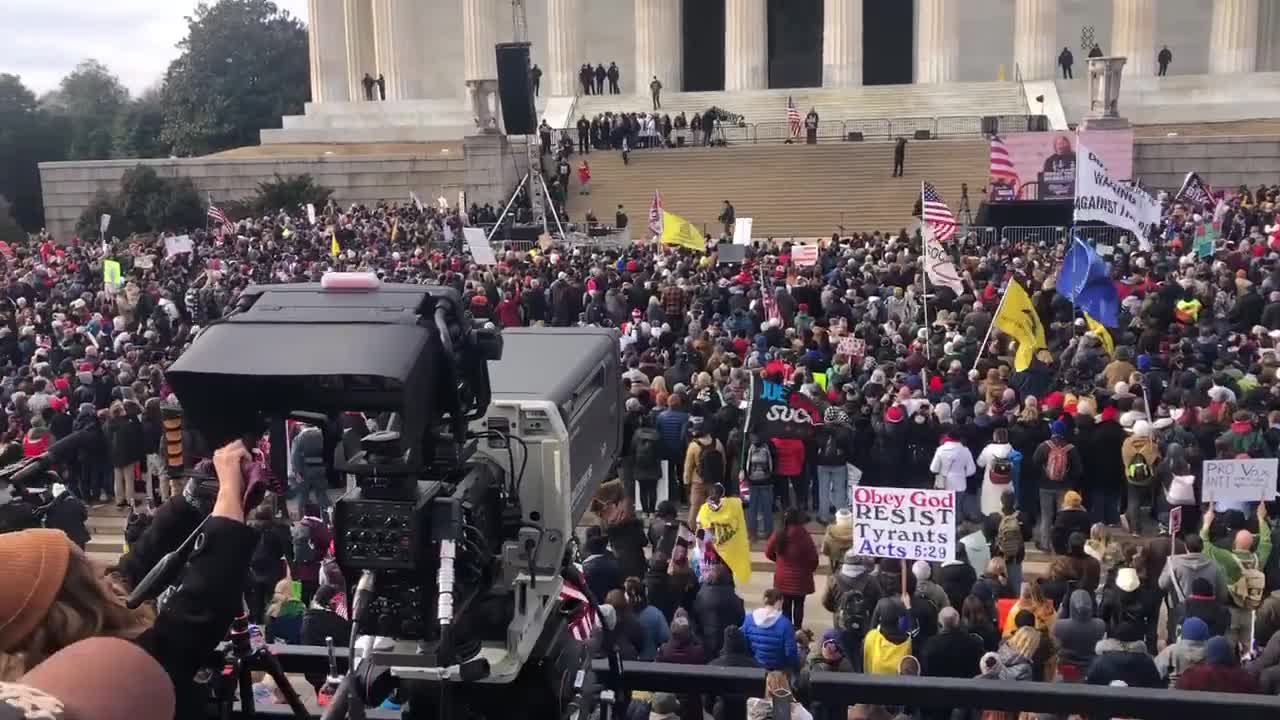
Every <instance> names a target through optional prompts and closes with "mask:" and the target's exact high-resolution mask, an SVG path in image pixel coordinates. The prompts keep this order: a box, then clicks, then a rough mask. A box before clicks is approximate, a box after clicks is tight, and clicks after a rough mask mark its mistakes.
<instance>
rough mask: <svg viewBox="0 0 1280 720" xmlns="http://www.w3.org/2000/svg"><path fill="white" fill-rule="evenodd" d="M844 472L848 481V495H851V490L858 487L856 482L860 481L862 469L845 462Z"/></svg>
mask: <svg viewBox="0 0 1280 720" xmlns="http://www.w3.org/2000/svg"><path fill="white" fill-rule="evenodd" d="M844 472H845V477H846V478H848V481H849V495H848V497H853V491H854V490H856V489H857V488H858V483H861V482H862V469H861V468H859V467H858V466H857V465H854V464H853V463H845V464H844Z"/></svg>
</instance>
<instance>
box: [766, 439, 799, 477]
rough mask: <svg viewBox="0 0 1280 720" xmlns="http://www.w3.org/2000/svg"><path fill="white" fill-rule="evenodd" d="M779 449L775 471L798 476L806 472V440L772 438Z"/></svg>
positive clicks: (783, 474) (780, 473)
mask: <svg viewBox="0 0 1280 720" xmlns="http://www.w3.org/2000/svg"><path fill="white" fill-rule="evenodd" d="M770 440H771V441H772V442H773V447H774V449H775V450H777V452H776V453H774V455H775V456H776V458H777V463H776V464H775V466H774V468H773V471H774V473H775V474H777V475H781V476H783V477H797V476H799V475H801V474H802V473H804V441H802V440H799V439H797V438H785V437H776V438H770Z"/></svg>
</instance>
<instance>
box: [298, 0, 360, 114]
mask: <svg viewBox="0 0 1280 720" xmlns="http://www.w3.org/2000/svg"><path fill="white" fill-rule="evenodd" d="M307 45H308V49H309V52H310V59H311V102H317V103H322V102H346V101H347V100H349V99H350V96H349V94H348V93H349V92H350V89H349V88H350V78H349V77H348V75H349V73H348V72H347V21H346V18H345V16H344V15H343V7H342V5H341V4H340V3H336V2H333V0H307Z"/></svg>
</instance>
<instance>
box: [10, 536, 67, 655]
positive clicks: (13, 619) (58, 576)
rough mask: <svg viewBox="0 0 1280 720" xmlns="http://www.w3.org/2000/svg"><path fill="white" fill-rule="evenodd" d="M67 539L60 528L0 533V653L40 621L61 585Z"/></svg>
mask: <svg viewBox="0 0 1280 720" xmlns="http://www.w3.org/2000/svg"><path fill="white" fill-rule="evenodd" d="M70 561H71V541H70V540H68V539H67V535H66V533H64V532H62V531H61V530H23V531H22V532H16V533H7V534H4V535H0V572H3V573H4V575H5V577H7V578H11V581H10V582H6V583H0V652H11V651H12V650H13V649H14V648H15V647H17V646H18V644H19V643H21V642H22V641H23V640H24V639H26V637H27V636H28V635H30V634H31V631H32V630H35V629H36V627H37V626H38V625H39V624H40V622H41V621H42V620H44V617H45V615H47V614H48V612H49V607H50V606H52V605H53V600H54V598H56V597H57V596H58V591H59V590H60V589H61V588H62V581H63V580H64V579H65V578H66V576H67V565H68V563H69V562H70Z"/></svg>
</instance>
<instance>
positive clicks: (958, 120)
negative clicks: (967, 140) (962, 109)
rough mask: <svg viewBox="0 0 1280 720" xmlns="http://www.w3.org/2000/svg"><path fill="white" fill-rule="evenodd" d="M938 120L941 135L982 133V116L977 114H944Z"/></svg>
mask: <svg viewBox="0 0 1280 720" xmlns="http://www.w3.org/2000/svg"><path fill="white" fill-rule="evenodd" d="M936 120H937V128H938V135H939V136H943V135H948V136H952V137H954V136H957V135H981V134H982V118H981V117H978V116H977V115H944V116H942V117H939V118H937V119H936Z"/></svg>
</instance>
